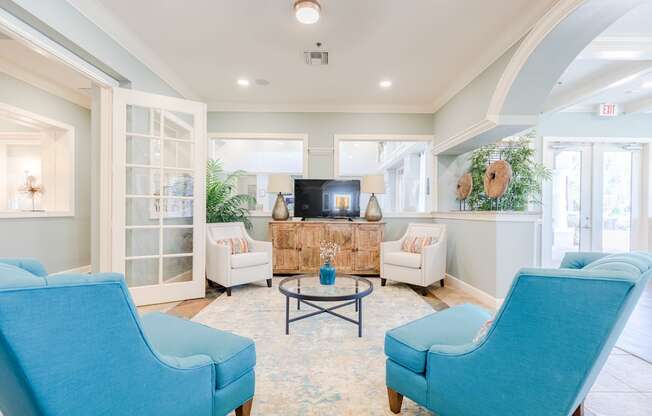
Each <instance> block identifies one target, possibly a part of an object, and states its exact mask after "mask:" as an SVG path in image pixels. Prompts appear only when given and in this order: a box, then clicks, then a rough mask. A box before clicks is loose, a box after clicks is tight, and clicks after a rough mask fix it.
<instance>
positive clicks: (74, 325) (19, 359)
mask: <svg viewBox="0 0 652 416" xmlns="http://www.w3.org/2000/svg"><path fill="white" fill-rule="evenodd" d="M255 361H256V352H255V347H254V343H253V341H251V340H249V339H247V338H244V337H240V336H237V335H234V334H231V333H228V332H222V331H218V330H215V329H212V328H209V327H206V326H203V325H199V324H196V323H193V322H190V321H186V320H183V319H180V318H175V317H173V316H169V315H164V314H159V313H154V314H149V315H145V316H143V317H142V319H141V318H139V316H138V313H137V311H136V309H135V307H134V305H133V303H132V301H131V297H130V296H129V292H128V290H127V288H126V286H125V283H124V279H123V277H122V275H119V274H114V273H101V274H96V275H50V276H48V275H47V273H46V272H45V270H44V268H43V266H41V265H40V263H38V262H37V261H33V260H2V259H0V380H2V382H1V384H2V388H0V411H1V412H3V413H4V414H5V415H6V416H13V415H21V416H32V415H34V416H35V415H66V416H75V415H175V416H178V415H188V416H190V415H192V416H195V415H206V416H217V415H219V416H222V415H226V414H228V413H230V412H232V411H233V410H235V412H236V415H238V416H241V415H249V414H250V411H251V405H252V401H253V396H254V366H255Z"/></svg>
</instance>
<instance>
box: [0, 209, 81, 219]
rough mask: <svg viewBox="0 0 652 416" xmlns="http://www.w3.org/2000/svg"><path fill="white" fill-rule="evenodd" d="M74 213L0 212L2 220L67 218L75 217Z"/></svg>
mask: <svg viewBox="0 0 652 416" xmlns="http://www.w3.org/2000/svg"><path fill="white" fill-rule="evenodd" d="M74 216H75V213H74V211H72V210H71V211H36V212H34V211H0V219H7V218H67V217H74Z"/></svg>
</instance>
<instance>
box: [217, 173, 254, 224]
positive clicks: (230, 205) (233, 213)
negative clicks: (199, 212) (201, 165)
mask: <svg viewBox="0 0 652 416" xmlns="http://www.w3.org/2000/svg"><path fill="white" fill-rule="evenodd" d="M244 174H245V172H244V171H241V170H239V171H236V172H233V173H231V174H228V175H227V174H226V173H225V172H224V168H223V167H222V162H221V161H219V160H209V161H208V165H207V169H206V222H207V223H213V222H243V223H244V225H245V227H246V228H247V229H248V230H250V229H251V226H252V225H251V221H250V220H249V210H248V209H247V208H245V207H246V206H247V204H248V203H250V202H252V203H253V204H255V203H256V198H254V197H252V196H250V195H246V194H237V193H236V182H237V180H238V178H240V177H241V176H242V175H244Z"/></svg>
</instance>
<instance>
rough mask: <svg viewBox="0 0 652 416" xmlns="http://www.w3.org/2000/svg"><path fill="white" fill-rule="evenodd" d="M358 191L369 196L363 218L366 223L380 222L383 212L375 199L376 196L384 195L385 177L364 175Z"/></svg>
mask: <svg viewBox="0 0 652 416" xmlns="http://www.w3.org/2000/svg"><path fill="white" fill-rule="evenodd" d="M360 191H361V192H364V193H367V194H371V198H369V203H368V204H367V209H366V210H365V213H364V217H365V219H366V220H367V221H380V220H381V219H382V218H383V212H382V211H381V209H380V204H379V203H378V200H377V199H376V194H384V193H385V176H384V175H366V176H363V177H362V183H361V184H360Z"/></svg>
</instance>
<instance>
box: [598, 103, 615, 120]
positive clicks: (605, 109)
mask: <svg viewBox="0 0 652 416" xmlns="http://www.w3.org/2000/svg"><path fill="white" fill-rule="evenodd" d="M618 113H619V109H618V104H607V103H605V104H600V108H599V109H598V115H599V116H600V117H616V116H617V115H618Z"/></svg>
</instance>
